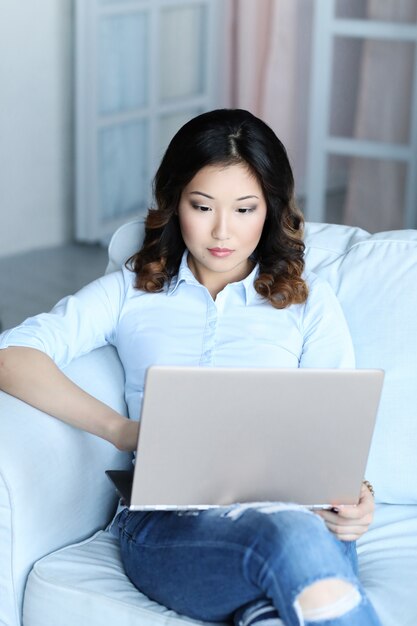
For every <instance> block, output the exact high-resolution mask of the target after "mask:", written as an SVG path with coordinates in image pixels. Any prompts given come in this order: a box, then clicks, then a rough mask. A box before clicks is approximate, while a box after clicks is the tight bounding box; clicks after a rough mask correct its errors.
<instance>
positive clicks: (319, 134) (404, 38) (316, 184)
mask: <svg viewBox="0 0 417 626" xmlns="http://www.w3.org/2000/svg"><path fill="white" fill-rule="evenodd" d="M335 37H350V38H361V39H385V40H393V41H401V42H412V43H414V44H415V47H414V72H413V88H412V102H411V107H410V110H411V120H410V136H409V142H408V144H395V143H385V142H377V141H364V140H361V139H355V138H346V137H335V136H331V135H330V133H329V123H330V100H331V77H332V59H333V45H334V38H335ZM330 155H340V156H350V157H367V158H373V159H383V160H389V161H397V162H402V163H404V164H405V166H406V189H405V206H404V227H405V228H416V227H417V24H408V23H398V22H395V23H394V22H385V21H384V22H383V21H374V20H365V19H346V18H338V17H336V15H335V0H315V15H314V27H313V55H312V75H311V91H310V116H309V139H308V154H307V177H306V178H307V180H306V202H305V213H306V217H307V219H308V220H309V221H314V222H323V221H325V218H326V216H325V207H326V188H327V162H328V157H329V156H330Z"/></svg>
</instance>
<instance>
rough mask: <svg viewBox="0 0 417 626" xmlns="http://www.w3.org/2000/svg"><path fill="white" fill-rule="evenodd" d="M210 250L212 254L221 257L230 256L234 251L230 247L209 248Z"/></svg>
mask: <svg viewBox="0 0 417 626" xmlns="http://www.w3.org/2000/svg"><path fill="white" fill-rule="evenodd" d="M208 251H209V252H210V254H211V255H213V256H216V257H219V258H222V257H225V256H229V255H230V254H232V253H233V252H234V250H230V249H229V248H208Z"/></svg>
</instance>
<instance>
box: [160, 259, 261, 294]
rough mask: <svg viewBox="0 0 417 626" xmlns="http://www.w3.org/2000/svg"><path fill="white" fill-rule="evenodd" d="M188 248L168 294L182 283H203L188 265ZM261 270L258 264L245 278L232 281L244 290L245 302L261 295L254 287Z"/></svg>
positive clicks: (236, 286) (234, 285) (198, 284)
mask: <svg viewBox="0 0 417 626" xmlns="http://www.w3.org/2000/svg"><path fill="white" fill-rule="evenodd" d="M187 259H188V250H187V249H186V250H184V253H183V255H182V257H181V262H180V266H179V268H178V274H177V276H174V278H173V279H172V280H171V282H170V284H169V287H168V289H167V295H169V296H170V295H172V294H173V293H174V292H175V291H176V290H177V289H178V286H179V285H180V284H181V283H184V282H185V283H188V284H189V285H197V286H200V285H201V283H199V282H198V280H197V279H196V277H195V276H194V274H193V273H192V271H191V270H190V268H189V267H188V262H187ZM258 272H259V265H258V264H256V265H255V267H254V268H253V270H252V271H251V272H250V274H248V276H246V278H244V279H243V280H240V281H239V282H237V283H232V285H233V287H234V288H237V289H241V290H243V294H244V296H245V304H249V303H250V302H252V301H253V300H254V299H255V298H257V297H259V296H258V293H257V292H256V290H255V287H254V284H253V283H254V281H255V279H256V277H257V275H258Z"/></svg>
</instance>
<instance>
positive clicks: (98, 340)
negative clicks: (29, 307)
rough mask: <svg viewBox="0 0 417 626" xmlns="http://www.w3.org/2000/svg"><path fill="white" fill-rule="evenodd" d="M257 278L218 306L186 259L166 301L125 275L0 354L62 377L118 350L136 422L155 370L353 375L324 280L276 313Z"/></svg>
mask: <svg viewBox="0 0 417 626" xmlns="http://www.w3.org/2000/svg"><path fill="white" fill-rule="evenodd" d="M257 272H258V268H257V267H255V269H254V270H253V271H252V272H251V274H250V275H249V276H247V277H246V278H245V279H244V280H242V281H240V282H237V283H231V284H229V285H227V286H226V287H225V288H224V289H223V291H221V292H220V293H219V294H218V296H217V298H216V300H213V298H212V297H211V295H210V293H209V292H208V290H207V289H206V288H205V287H204V286H203V285H201V284H200V283H199V282H198V281H197V279H196V278H195V277H194V275H193V274H192V272H191V271H190V269H189V267H188V265H187V252H185V253H184V255H183V258H182V261H181V265H180V268H179V272H178V276H177V277H176V278H175V279H174V280H172V281H171V283H170V285H168V286H166V288H165V289H164V291H162V292H160V293H155V294H152V293H147V292H144V291H140V290H137V289H135V287H134V280H135V274H134V273H133V272H132V271H130V270H128V269H126V268H123V269H122V270H120V271H118V272H114V273H112V274H108V275H107V276H104V277H102V278H99V279H98V280H96V281H94V282H92V283H90V284H89V285H87V286H86V287H84V288H83V289H81V290H80V291H79V292H78V293H76V294H75V295H72V296H68V297H66V298H64V299H63V300H61V301H60V302H59V303H58V304H57V305H56V306H55V307H54V308H53V309H52V311H51V312H50V313H42V314H40V315H37V316H35V317H32V318H29V319H27V320H26V321H25V322H23V324H21V325H20V326H18V327H16V328H14V329H11V330H9V331H6V332H4V333H3V334H2V335H0V348H5V347H8V346H27V347H32V348H36V349H38V350H41V351H43V352H45V353H46V354H48V355H49V356H50V357H51V358H52V359H53V360H54V361H55V362H56V363H57V365H58V366H59V367H61V368H63V367H65V366H66V365H67V364H68V363H69V362H70V361H71V360H72V359H74V358H75V357H77V356H81V355H82V354H86V353H87V352H90V351H91V350H94V349H95V348H98V347H101V346H104V345H106V344H111V345H113V346H115V347H116V349H117V352H118V354H119V357H120V359H121V362H122V364H123V367H124V370H125V376H126V386H125V394H126V402H127V405H128V411H129V416H130V417H131V418H132V419H139V416H140V409H141V404H142V397H143V387H144V380H145V373H146V370H147V368H148V367H149V366H150V365H188V366H192V365H193V366H196V365H197V366H204V367H230V366H233V367H315V368H319V367H324V368H339V367H346V368H351V367H354V356H353V348H352V342H351V339H350V334H349V330H348V327H347V324H346V321H345V319H344V316H343V313H342V310H341V307H340V304H339V302H338V300H337V298H336V296H335V295H334V293H333V291H332V290H331V288H330V286H329V285H328V284H327V283H326V282H325V281H323V280H322V279H320V278H319V277H318V276H316V275H314V274H312V273H308V274H306V276H305V278H306V281H307V284H308V288H309V297H308V299H307V302H305V303H304V304H295V305H291V306H289V307H287V308H286V309H275V308H274V307H272V306H271V304H269V303H268V302H267V301H265V300H263V299H262V298H261V297H260V296H259V295H258V294H257V292H256V291H255V289H254V286H253V282H254V279H255V277H256V274H257Z"/></svg>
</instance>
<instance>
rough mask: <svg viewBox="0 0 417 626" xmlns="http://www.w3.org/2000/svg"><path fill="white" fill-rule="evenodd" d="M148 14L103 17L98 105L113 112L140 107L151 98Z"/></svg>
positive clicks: (99, 31)
mask: <svg viewBox="0 0 417 626" xmlns="http://www.w3.org/2000/svg"><path fill="white" fill-rule="evenodd" d="M147 38H148V16H147V14H146V13H143V12H141V13H128V14H125V15H119V16H117V15H116V16H106V17H102V18H101V19H100V21H99V29H98V41H99V50H98V59H99V61H98V64H99V67H98V83H99V89H98V99H99V102H98V108H99V113H101V114H109V113H116V112H119V111H127V110H129V109H135V108H140V107H143V106H144V105H146V102H147V100H148V76H147V64H148V41H147Z"/></svg>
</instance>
